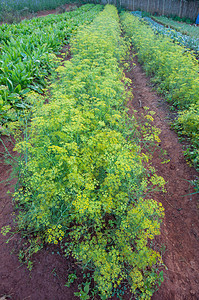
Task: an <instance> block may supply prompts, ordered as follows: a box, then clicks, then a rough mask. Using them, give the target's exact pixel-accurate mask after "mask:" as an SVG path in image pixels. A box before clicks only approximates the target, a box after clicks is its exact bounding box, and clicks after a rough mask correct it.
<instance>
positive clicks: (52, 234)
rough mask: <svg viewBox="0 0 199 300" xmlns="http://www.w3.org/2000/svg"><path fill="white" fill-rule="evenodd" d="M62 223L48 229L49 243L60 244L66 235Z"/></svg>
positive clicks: (47, 237)
mask: <svg viewBox="0 0 199 300" xmlns="http://www.w3.org/2000/svg"><path fill="white" fill-rule="evenodd" d="M61 228H62V226H61V225H53V226H52V227H51V228H49V229H48V230H47V231H46V239H47V242H48V243H54V244H55V245H56V244H58V242H59V241H61V240H62V239H63V237H64V231H63V230H61Z"/></svg>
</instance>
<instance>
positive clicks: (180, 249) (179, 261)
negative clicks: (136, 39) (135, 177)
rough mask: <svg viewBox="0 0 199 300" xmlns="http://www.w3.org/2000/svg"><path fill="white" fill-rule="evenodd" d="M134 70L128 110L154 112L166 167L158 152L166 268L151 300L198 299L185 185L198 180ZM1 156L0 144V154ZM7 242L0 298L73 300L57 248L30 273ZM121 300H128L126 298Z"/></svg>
mask: <svg viewBox="0 0 199 300" xmlns="http://www.w3.org/2000/svg"><path fill="white" fill-rule="evenodd" d="M135 62H136V66H134V67H133V65H132V69H131V70H130V71H129V72H127V73H126V74H127V76H128V77H129V78H131V79H132V87H133V94H134V98H133V99H132V100H131V101H130V102H129V108H130V111H131V112H133V110H134V109H136V110H137V116H139V115H141V113H142V112H143V106H148V107H149V108H150V109H151V110H153V111H155V112H156V115H155V116H154V119H155V121H154V125H156V126H157V127H159V128H161V130H162V133H161V135H160V138H161V147H162V148H163V149H165V150H167V159H170V162H169V163H167V164H162V163H161V162H162V159H161V158H160V151H159V150H157V151H156V152H155V154H154V156H153V166H154V167H155V168H156V169H157V173H158V175H161V176H163V177H164V179H165V180H166V181H167V184H166V188H167V191H168V192H167V193H165V194H164V193H156V194H155V195H154V199H156V200H157V201H160V202H162V203H163V206H164V208H165V219H164V222H163V224H162V230H161V232H162V233H161V235H160V236H159V237H157V238H156V241H155V247H156V249H157V250H159V251H161V252H162V255H163V261H164V263H165V265H166V269H165V271H164V278H165V281H164V283H163V284H162V286H161V288H160V289H159V291H158V292H156V293H155V294H154V296H153V297H152V299H153V300H185V299H187V300H189V299H190V300H191V299H193V300H196V299H199V282H198V281H199V276H198V271H199V257H198V248H199V228H198V227H199V224H198V213H199V205H198V204H199V202H198V195H188V194H190V193H193V192H194V191H193V189H192V187H191V185H190V182H189V181H190V180H193V179H195V178H196V176H198V174H197V172H196V171H195V170H194V169H193V168H191V167H189V166H188V165H187V163H186V160H185V158H184V156H183V148H182V145H181V144H180V143H179V142H178V138H177V135H176V133H175V132H173V131H171V130H170V126H169V122H168V118H169V117H170V112H169V110H168V107H167V105H166V103H165V102H164V100H162V99H161V98H160V97H159V96H158V95H157V94H156V93H155V92H153V91H152V89H151V87H150V82H149V80H148V79H147V77H146V76H145V74H144V72H143V70H142V68H141V66H140V65H139V64H138V63H137V61H136V60H135ZM4 142H5V143H6V146H7V148H8V149H9V151H10V152H11V153H12V148H13V144H12V143H11V142H10V141H9V140H8V139H6V137H4ZM1 152H5V151H4V147H3V145H2V144H0V153H1ZM1 158H2V160H1V163H0V182H1V181H2V180H6V179H7V178H8V176H9V174H10V172H11V166H9V165H7V164H5V161H4V158H3V156H2V155H1ZM15 183H16V179H13V180H12V181H11V182H10V183H9V184H8V182H1V183H0V191H1V194H0V228H1V227H2V226H4V225H9V224H10V225H11V226H12V224H13V216H12V214H13V205H12V199H11V197H10V195H9V194H7V191H8V190H10V191H13V186H12V185H13V184H15ZM6 239H7V238H6V237H4V236H2V235H0V266H1V268H0V297H3V296H5V295H6V296H7V297H6V299H14V300H25V299H28V300H38V299H40V300H45V299H46V300H57V299H58V300H76V299H78V297H75V296H74V291H78V283H79V282H77V283H75V284H74V285H72V286H71V287H70V288H67V287H66V286H64V284H65V283H66V281H67V276H68V274H69V273H73V272H74V270H76V269H77V266H76V264H75V262H74V261H72V260H71V259H69V260H67V259H66V258H64V257H63V256H61V255H60V252H61V251H60V248H59V247H57V246H46V248H45V249H43V250H41V251H40V252H39V253H37V254H34V256H33V262H34V266H33V269H32V271H31V272H29V271H28V269H27V267H26V266H25V265H24V264H21V263H20V262H19V260H18V257H17V253H18V250H19V249H20V239H21V238H20V236H19V235H17V234H16V235H14V237H13V238H12V239H11V241H10V242H9V243H8V244H7V243H5V242H6ZM125 299H126V300H127V299H130V296H129V295H125Z"/></svg>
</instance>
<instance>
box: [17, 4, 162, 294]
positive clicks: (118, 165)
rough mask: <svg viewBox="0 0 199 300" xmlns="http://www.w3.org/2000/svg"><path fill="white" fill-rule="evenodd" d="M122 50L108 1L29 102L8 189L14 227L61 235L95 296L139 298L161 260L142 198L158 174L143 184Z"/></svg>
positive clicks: (157, 210)
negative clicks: (46, 92) (16, 174)
mask: <svg viewBox="0 0 199 300" xmlns="http://www.w3.org/2000/svg"><path fill="white" fill-rule="evenodd" d="M127 48H128V47H127V46H126V44H125V42H124V39H123V38H122V37H121V29H120V26H119V17H118V14H117V10H116V8H115V7H114V6H111V5H107V6H106V7H105V9H104V11H103V12H101V13H100V14H99V16H98V17H97V18H96V19H95V20H94V22H93V23H92V24H91V25H90V26H87V27H84V28H80V29H79V32H78V33H77V34H76V36H75V37H74V39H73V40H72V47H71V49H72V54H73V57H72V59H71V60H70V61H67V62H66V63H65V64H64V66H63V67H62V68H58V69H57V73H58V78H59V80H58V81H56V82H54V83H53V84H52V85H51V90H50V91H51V95H52V96H51V99H50V101H49V103H48V104H45V105H42V104H41V102H39V103H38V105H37V104H36V106H35V108H34V110H33V112H32V121H31V124H30V126H28V128H27V136H28V138H27V139H26V140H25V141H24V140H22V141H20V140H19V142H18V143H17V145H16V150H17V151H18V152H20V153H21V157H22V158H23V157H24V158H23V159H21V162H20V165H21V170H20V181H19V183H18V185H19V189H18V190H17V192H16V193H15V202H16V204H17V205H18V207H19V209H20V212H19V214H18V217H17V223H18V226H19V228H20V229H21V230H22V231H23V232H24V233H26V234H28V233H29V232H34V234H35V235H40V236H44V239H45V241H47V242H48V243H54V244H57V243H58V242H59V240H60V239H62V237H64V241H65V245H68V246H66V247H67V249H66V251H67V253H68V254H70V255H71V256H73V257H74V258H75V259H76V260H77V261H78V262H79V264H81V266H82V269H83V270H86V268H89V270H91V272H92V280H93V281H94V282H95V286H96V289H97V292H98V294H99V296H100V297H101V299H108V298H109V297H110V296H111V295H113V294H117V293H118V291H119V290H121V289H122V288H123V287H124V286H125V284H127V283H128V285H129V287H130V288H131V291H132V293H133V294H134V295H135V296H136V297H137V298H138V299H150V297H151V296H152V294H153V293H154V291H155V290H156V289H157V286H158V283H159V282H160V281H161V280H162V275H161V273H160V272H159V270H158V267H159V266H161V264H162V261H161V256H160V254H159V253H158V252H156V251H154V250H153V249H152V248H151V247H150V246H149V245H148V241H149V240H152V239H153V238H154V236H155V235H157V234H159V233H160V224H161V220H162V218H163V216H164V212H163V211H164V210H163V207H162V205H161V204H160V203H158V202H156V201H154V200H153V199H148V198H147V196H146V195H147V192H148V191H151V189H152V186H153V185H154V184H155V185H159V186H160V187H162V184H163V179H160V177H157V176H156V177H155V174H153V177H151V181H149V180H148V171H147V170H146V169H145V167H144V165H145V164H146V161H147V160H148V157H147V155H146V154H143V153H142V147H141V146H140V144H139V140H138V138H137V137H135V140H134V139H133V135H134V132H135V128H137V126H138V125H137V124H136V122H135V119H134V118H132V119H131V122H130V121H129V118H128V114H127V112H126V109H125V107H124V103H125V102H126V97H127V88H126V86H125V84H124V82H123V81H122V78H124V74H123V72H122V70H121V64H120V62H121V61H122V59H123V57H124V56H125V53H126V51H127ZM127 82H128V80H127ZM148 116H150V120H151V115H150V114H148ZM147 118H149V117H147ZM147 118H146V119H147ZM150 120H149V121H150ZM129 122H130V123H131V124H129ZM128 124H129V125H128ZM127 125H128V126H127ZM146 134H147V133H146ZM23 155H24V156H23ZM87 286H89V284H88V285H87ZM143 295H144V296H143ZM87 296H88V295H87V293H86V297H87ZM143 297H145V298H143Z"/></svg>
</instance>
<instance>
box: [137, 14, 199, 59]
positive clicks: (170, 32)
mask: <svg viewBox="0 0 199 300" xmlns="http://www.w3.org/2000/svg"><path fill="white" fill-rule="evenodd" d="M132 14H133V15H135V16H137V17H139V18H140V20H142V21H143V22H144V21H145V22H146V23H147V24H149V25H150V27H151V28H152V29H153V31H154V32H155V33H157V34H161V35H165V36H168V37H170V38H171V39H172V40H173V41H175V42H177V43H179V44H180V45H182V46H184V47H186V48H188V49H191V50H194V52H196V53H197V54H198V53H199V38H198V37H192V36H189V35H186V34H184V33H181V32H179V31H176V30H174V29H172V28H167V27H165V26H164V25H161V24H159V23H157V22H156V21H154V20H153V19H152V18H149V17H143V18H142V14H141V12H137V11H135V12H132ZM187 26H189V25H187Z"/></svg>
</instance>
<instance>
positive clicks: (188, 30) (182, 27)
mask: <svg viewBox="0 0 199 300" xmlns="http://www.w3.org/2000/svg"><path fill="white" fill-rule="evenodd" d="M153 19H154V20H155V21H157V22H159V23H161V24H163V25H166V26H169V27H171V28H173V29H175V30H177V31H180V32H181V33H182V34H185V35H190V36H192V37H194V38H196V39H198V38H199V28H198V27H197V26H193V25H190V24H186V23H179V22H177V21H174V20H172V19H170V18H167V17H163V16H160V17H154V16H153Z"/></svg>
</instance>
